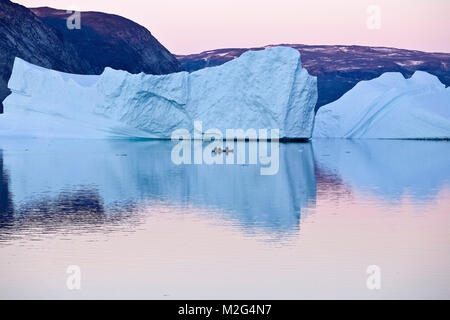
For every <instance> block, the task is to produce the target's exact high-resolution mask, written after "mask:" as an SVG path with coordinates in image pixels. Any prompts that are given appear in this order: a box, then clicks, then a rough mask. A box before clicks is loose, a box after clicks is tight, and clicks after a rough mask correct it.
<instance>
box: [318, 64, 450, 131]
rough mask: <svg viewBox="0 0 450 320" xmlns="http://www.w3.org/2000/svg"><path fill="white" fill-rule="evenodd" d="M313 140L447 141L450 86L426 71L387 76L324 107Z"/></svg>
mask: <svg viewBox="0 0 450 320" xmlns="http://www.w3.org/2000/svg"><path fill="white" fill-rule="evenodd" d="M313 137H315V138H373V139H376V138H378V139H383V138H384V139H447V138H450V88H446V87H445V85H444V84H442V83H441V82H440V81H439V79H438V78H437V77H435V76H433V75H431V74H428V73H426V72H422V71H417V72H415V73H414V75H413V76H412V77H411V78H410V79H405V78H404V77H403V76H402V74H400V73H385V74H383V75H381V76H380V77H378V78H376V79H373V80H370V81H361V82H359V83H358V84H357V85H356V86H355V87H354V88H353V89H351V90H350V91H348V92H347V93H346V94H344V95H343V96H342V97H341V98H340V99H338V100H337V101H335V102H332V103H330V104H328V105H326V106H323V107H322V108H320V109H319V111H318V112H317V115H316V118H315V124H314V132H313Z"/></svg>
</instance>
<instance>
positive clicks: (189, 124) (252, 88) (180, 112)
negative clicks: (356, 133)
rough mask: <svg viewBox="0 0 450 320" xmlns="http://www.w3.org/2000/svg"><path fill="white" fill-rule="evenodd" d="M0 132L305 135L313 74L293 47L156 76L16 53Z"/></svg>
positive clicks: (309, 128)
mask: <svg viewBox="0 0 450 320" xmlns="http://www.w3.org/2000/svg"><path fill="white" fill-rule="evenodd" d="M8 86H9V88H10V89H11V91H12V94H11V95H10V96H8V97H7V98H6V100H5V102H4V104H5V113H4V114H3V115H0V135H3V136H23V137H58V138H163V139H164V138H170V137H171V135H172V133H173V131H174V130H176V129H186V130H188V131H189V132H190V133H193V132H194V121H201V122H202V124H203V129H204V130H207V129H211V128H214V129H219V130H221V131H222V132H223V133H224V134H225V132H226V129H243V130H247V129H256V130H258V129H279V136H280V137H281V138H306V139H307V138H310V137H311V134H312V126H313V120H314V107H315V104H316V101H317V79H316V78H315V77H313V76H310V75H309V74H308V72H307V71H306V70H305V69H304V68H302V66H301V61H300V54H299V52H298V51H297V50H294V49H292V48H286V47H275V48H270V49H266V50H264V51H249V52H247V53H245V54H243V55H242V56H241V57H240V58H238V59H235V60H233V61H230V62H228V63H226V64H224V65H222V66H219V67H213V68H207V69H203V70H200V71H197V72H193V73H187V72H180V73H174V74H169V75H163V76H154V75H147V74H144V73H140V74H136V75H134V74H130V73H128V72H125V71H118V70H113V69H110V68H106V69H105V70H104V72H103V73H102V74H101V75H99V76H82V75H73V74H67V73H62V72H57V71H53V70H48V69H44V68H41V67H37V66H35V65H32V64H30V63H27V62H25V61H23V60H21V59H19V58H16V60H15V62H14V68H13V72H12V76H11V78H10V81H9V83H8Z"/></svg>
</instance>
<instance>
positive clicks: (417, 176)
mask: <svg viewBox="0 0 450 320" xmlns="http://www.w3.org/2000/svg"><path fill="white" fill-rule="evenodd" d="M313 149H314V156H315V161H316V166H317V168H318V170H321V171H325V172H328V173H329V174H334V175H336V176H338V177H339V179H340V180H341V183H344V184H346V185H349V186H350V188H351V189H352V190H356V191H362V192H370V193H373V194H375V195H377V196H380V197H382V198H383V199H385V200H389V201H397V200H400V199H401V197H402V196H403V195H409V196H411V197H412V199H413V200H414V201H416V202H420V201H426V200H429V199H433V198H434V197H435V196H436V195H437V193H438V192H439V191H441V190H442V189H443V188H444V187H445V186H446V185H447V186H448V185H450V170H449V169H450V162H449V159H450V143H449V142H447V141H425V140H424V141H417V140H348V139H317V140H314V141H313ZM318 183H320V181H318Z"/></svg>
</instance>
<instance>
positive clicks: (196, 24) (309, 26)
mask: <svg viewBox="0 0 450 320" xmlns="http://www.w3.org/2000/svg"><path fill="white" fill-rule="evenodd" d="M14 2H17V3H20V4H23V5H25V6H28V7H36V6H49V7H54V8H69V7H72V8H76V9H78V10H81V11H88V10H90V11H103V12H108V13H115V14H119V15H121V16H124V17H127V18H129V19H131V20H133V21H135V22H137V23H139V24H141V25H143V26H145V27H147V28H148V29H149V30H150V31H151V32H152V34H153V35H154V36H155V37H156V38H157V39H158V40H159V41H160V42H161V43H162V44H163V45H164V46H166V47H167V48H168V49H169V50H170V51H172V52H173V53H178V54H186V53H197V52H200V51H205V50H209V49H218V48H226V47H253V46H262V45H267V44H278V43H304V44H348V45H350V44H359V45H373V46H390V47H397V48H405V49H417V50H423V51H430V52H450V35H449V34H450V33H449V32H448V31H449V30H450V1H449V0H341V1H336V0H276V1H274V0H227V1H220V0H216V1H211V0H189V1H186V0H172V1H168V0H150V1H144V0H126V1H118V0H116V1H114V0H108V1H106V0H96V1H93V0H14ZM369 5H378V6H379V8H380V9H381V28H380V29H379V30H370V29H369V28H368V27H367V23H366V22H367V19H368V17H369V15H368V14H367V12H366V10H367V8H368V6H369Z"/></svg>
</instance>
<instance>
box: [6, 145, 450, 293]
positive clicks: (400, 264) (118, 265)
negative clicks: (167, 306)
mask: <svg viewBox="0 0 450 320" xmlns="http://www.w3.org/2000/svg"><path fill="white" fill-rule="evenodd" d="M174 145H175V144H174V143H172V142H164V141H110V142H100V141H75V140H59V141H58V140H5V139H2V140H1V141H0V298H75V299H78V298H153V299H155V298H156V299H188V298H191V299H197V298H201V299H205V298H235V299H240V298H243V299H245V298H255V299H257V298H268V299H270V298H275V299H277V298H280V299H281V298H288V299H290V298H369V299H372V298H373V299H378V298H447V299H449V298H450V286H449V285H450V143H449V142H438V141H341V140H322V141H313V142H312V143H290V144H281V145H280V158H279V171H278V173H277V174H276V175H272V176H263V175H261V174H260V168H259V165H180V166H177V165H175V164H173V162H172V161H171V150H172V148H173V146H174ZM247 146H248V145H247ZM69 265H77V266H79V267H80V269H81V290H69V289H68V288H67V286H66V280H67V277H68V276H69V275H68V274H67V273H66V270H67V267H68V266H69ZM370 265H377V266H379V268H380V270H381V289H379V290H369V289H368V288H367V286H366V280H367V278H368V276H369V275H368V274H367V273H366V269H367V267H368V266H370Z"/></svg>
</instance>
